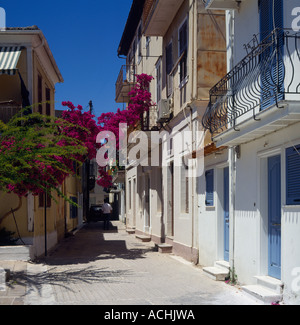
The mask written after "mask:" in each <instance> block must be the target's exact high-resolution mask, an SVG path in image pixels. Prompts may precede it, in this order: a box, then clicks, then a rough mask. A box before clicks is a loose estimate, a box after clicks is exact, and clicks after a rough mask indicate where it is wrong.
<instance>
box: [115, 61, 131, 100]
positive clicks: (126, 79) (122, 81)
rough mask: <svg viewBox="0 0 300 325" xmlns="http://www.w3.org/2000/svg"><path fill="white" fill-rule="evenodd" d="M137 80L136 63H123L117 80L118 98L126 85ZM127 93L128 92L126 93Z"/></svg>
mask: <svg viewBox="0 0 300 325" xmlns="http://www.w3.org/2000/svg"><path fill="white" fill-rule="evenodd" d="M135 82H136V66H135V65H123V66H122V67H121V70H120V72H119V75H118V79H117V82H116V98H118V97H119V96H120V94H121V92H122V89H123V87H124V85H126V84H131V83H135ZM126 95H127V94H126Z"/></svg>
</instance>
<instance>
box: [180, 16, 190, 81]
mask: <svg viewBox="0 0 300 325" xmlns="http://www.w3.org/2000/svg"><path fill="white" fill-rule="evenodd" d="M187 51H188V28H187V21H185V22H184V24H183V25H182V27H181V28H180V30H179V57H180V56H182V55H183V56H182V59H181V61H180V63H179V65H180V81H183V79H184V78H185V77H186V76H187Z"/></svg>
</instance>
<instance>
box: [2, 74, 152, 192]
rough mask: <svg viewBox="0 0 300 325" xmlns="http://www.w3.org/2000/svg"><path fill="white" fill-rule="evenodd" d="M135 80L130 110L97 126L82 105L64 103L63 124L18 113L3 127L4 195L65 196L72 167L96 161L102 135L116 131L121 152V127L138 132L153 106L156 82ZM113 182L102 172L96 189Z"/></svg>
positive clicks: (102, 118)
mask: <svg viewBox="0 0 300 325" xmlns="http://www.w3.org/2000/svg"><path fill="white" fill-rule="evenodd" d="M136 78H137V84H136V86H135V87H134V88H133V89H132V91H131V92H130V93H129V96H130V98H131V99H130V102H129V105H128V107H127V109H126V110H120V109H119V110H118V111H117V112H116V113H105V114H102V115H101V116H100V117H99V119H98V121H97V122H96V120H95V116H94V115H92V114H90V113H89V112H83V109H82V107H81V106H77V107H75V106H74V105H73V104H72V103H71V102H63V103H62V105H63V106H64V107H66V108H67V109H66V110H65V111H64V112H63V114H62V118H61V119H56V118H54V117H49V116H42V115H40V114H31V115H28V116H21V115H20V114H19V115H18V116H16V117H15V118H13V119H12V120H11V121H10V122H9V123H8V124H7V125H4V124H3V123H0V133H1V138H0V190H2V191H6V192H8V193H15V194H17V195H18V196H19V197H22V196H26V195H28V193H32V194H33V195H38V194H40V193H44V192H45V191H47V192H48V193H51V191H53V190H54V191H56V192H57V193H58V194H59V195H62V193H61V192H60V190H59V185H61V184H62V183H63V181H64V180H65V179H66V177H68V176H69V175H70V174H73V173H74V163H75V162H76V163H77V164H82V163H83V162H84V161H85V160H86V159H90V160H92V159H93V158H95V157H96V154H97V149H99V147H100V146H101V145H103V144H97V143H96V139H97V135H98V133H99V132H101V131H110V132H113V133H114V134H115V136H116V141H117V148H119V144H120V141H122V138H123V137H124V134H119V125H120V123H123V124H127V126H128V127H129V128H130V127H133V128H134V127H136V126H137V125H138V123H139V121H140V119H141V116H142V114H143V113H144V112H146V111H148V110H149V109H150V107H151V106H152V105H153V103H152V101H151V94H150V92H149V91H148V89H149V85H150V82H151V80H152V79H153V78H152V77H151V76H148V75H146V74H142V75H137V76H136ZM112 180H113V178H112V175H111V174H110V173H109V171H107V169H106V168H99V178H98V180H97V183H98V185H100V186H103V187H105V188H109V187H111V186H112Z"/></svg>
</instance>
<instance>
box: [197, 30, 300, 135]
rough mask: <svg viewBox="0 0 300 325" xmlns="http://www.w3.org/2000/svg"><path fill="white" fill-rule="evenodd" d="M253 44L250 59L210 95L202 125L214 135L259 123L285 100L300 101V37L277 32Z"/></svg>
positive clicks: (297, 33) (240, 64)
mask: <svg viewBox="0 0 300 325" xmlns="http://www.w3.org/2000/svg"><path fill="white" fill-rule="evenodd" d="M255 39H256V40H257V37H256V38H255ZM249 44H251V43H249ZM252 44H253V45H252V46H251V47H250V48H249V46H250V45H249V46H248V47H247V50H248V55H247V56H246V57H245V58H244V59H243V60H242V61H241V62H240V63H239V64H237V65H236V66H235V67H234V68H233V69H232V70H231V71H230V72H229V73H228V74H227V75H226V76H225V77H224V78H223V79H222V80H220V82H219V83H218V84H217V85H216V86H214V87H213V88H212V89H211V91H210V103H209V105H208V107H207V110H206V112H205V114H204V116H203V120H202V124H203V126H204V128H206V129H208V130H210V132H211V133H212V134H218V133H221V132H223V131H225V130H226V129H230V128H234V129H235V130H237V131H238V125H239V123H241V122H242V121H244V120H246V119H248V118H254V119H257V114H258V113H260V112H261V111H263V110H266V109H269V108H271V107H274V106H275V105H277V106H280V102H281V101H283V100H297V101H300V73H299V71H300V33H299V32H296V33H295V32H292V31H291V30H282V29H280V30H279V29H276V30H274V31H272V33H271V34H270V35H269V36H268V37H266V38H265V40H264V41H262V42H261V43H259V44H258V42H253V43H252Z"/></svg>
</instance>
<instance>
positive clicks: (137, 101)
mask: <svg viewBox="0 0 300 325" xmlns="http://www.w3.org/2000/svg"><path fill="white" fill-rule="evenodd" d="M136 80H137V83H136V86H135V87H134V88H133V89H132V90H131V91H130V92H129V94H128V95H129V97H130V102H129V104H128V106H127V109H126V110H120V109H118V110H117V112H116V113H111V112H110V113H104V114H102V115H101V116H100V117H99V118H98V124H99V126H100V131H109V132H112V133H114V134H115V136H116V146H117V150H118V149H119V148H120V141H123V140H124V136H125V134H122V133H121V132H120V130H119V126H120V124H126V125H127V127H128V128H135V127H137V125H138V123H139V122H140V120H141V117H142V115H143V114H144V112H147V111H149V109H150V108H151V106H153V105H154V104H153V102H152V100H151V93H150V92H149V87H150V83H151V81H152V80H153V77H152V76H149V75H147V74H141V75H136ZM99 173H100V177H99V179H98V180H97V183H98V185H100V186H103V187H110V186H112V184H111V183H109V180H112V177H111V176H110V175H108V171H107V170H106V169H105V168H100V169H99ZM108 185H109V186H108Z"/></svg>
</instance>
